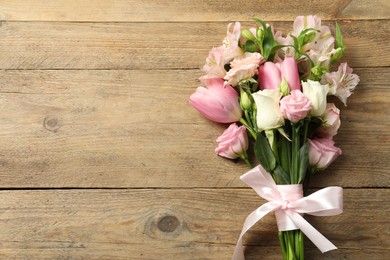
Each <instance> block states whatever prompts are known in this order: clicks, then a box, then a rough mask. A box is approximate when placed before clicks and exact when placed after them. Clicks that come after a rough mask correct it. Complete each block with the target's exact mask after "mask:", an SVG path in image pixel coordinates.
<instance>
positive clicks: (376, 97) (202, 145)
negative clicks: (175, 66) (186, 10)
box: [0, 68, 390, 188]
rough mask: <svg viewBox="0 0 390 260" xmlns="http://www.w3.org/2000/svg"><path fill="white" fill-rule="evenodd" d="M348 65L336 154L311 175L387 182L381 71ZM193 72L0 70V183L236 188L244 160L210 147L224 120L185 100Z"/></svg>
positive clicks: (333, 181) (348, 183)
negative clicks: (351, 79) (355, 81)
mask: <svg viewBox="0 0 390 260" xmlns="http://www.w3.org/2000/svg"><path fill="white" fill-rule="evenodd" d="M355 71H356V73H357V74H359V75H360V77H361V83H360V84H359V85H358V87H357V88H356V91H355V94H354V95H353V96H351V97H350V98H349V100H348V108H344V107H342V105H341V103H340V102H338V103H336V104H337V106H339V107H340V108H341V109H342V114H341V115H342V126H341V128H340V130H339V135H338V136H336V144H337V145H338V146H340V147H341V148H342V150H343V155H342V157H341V158H340V159H339V160H337V162H336V163H335V164H333V165H332V166H331V168H329V169H328V170H327V171H326V172H324V173H321V174H320V175H318V176H317V179H316V180H315V181H314V182H313V184H314V185H317V186H319V187H321V186H329V185H342V186H345V187H389V186H390V182H389V178H388V162H389V161H390V154H389V153H388V151H389V150H390V147H389V143H390V142H389V140H390V132H389V131H388V129H389V126H390V125H389V122H390V115H389V113H388V111H389V102H388V101H389V99H390V89H389V88H388V83H387V79H388V78H389V77H390V69H389V68H364V69H356V70H355ZM200 75H201V71H200V70H152V71H145V70H135V71H128V70H127V71H117V70H107V71H92V70H64V71H63V70H49V71H39V70H38V71H29V70H27V71H21V70H11V71H0V85H1V90H0V108H1V111H2V113H1V114H0V122H1V123H0V142H1V144H2V151H1V153H0V165H1V167H0V177H1V180H2V181H1V182H0V187H3V188H7V187H26V188H29V187H52V188H53V187H57V188H61V187H113V188H115V187H138V188H142V187H244V184H243V183H242V182H241V181H240V180H239V176H240V175H241V174H243V173H244V172H245V171H247V168H246V166H245V165H244V164H242V163H241V162H240V163H235V162H233V161H230V160H227V159H223V158H220V157H218V156H216V155H215V154H214V149H215V147H216V143H215V139H216V138H217V137H218V136H219V135H220V134H221V133H222V131H223V130H224V128H225V127H226V126H225V125H219V124H216V123H213V122H209V121H208V120H206V119H204V118H202V117H201V116H200V115H199V114H198V113H197V112H196V111H195V110H194V109H193V108H192V107H190V106H189V105H188V103H187V99H188V97H189V96H190V94H191V93H192V92H194V91H195V88H196V87H197V86H198V84H199V83H198V82H196V80H195V79H196V78H198V77H199V76H200ZM357 151H358V152H357ZM367 155H369V156H367ZM373 169H375V170H373Z"/></svg>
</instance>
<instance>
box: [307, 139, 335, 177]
mask: <svg viewBox="0 0 390 260" xmlns="http://www.w3.org/2000/svg"><path fill="white" fill-rule="evenodd" d="M339 155H341V150H340V148H337V147H336V146H334V141H333V140H331V139H326V138H315V139H313V140H309V161H310V165H311V166H313V167H315V168H317V169H319V170H323V169H325V168H326V167H328V166H329V165H330V164H331V163H332V162H333V161H334V160H335V159H336V158H337V157H338V156H339Z"/></svg>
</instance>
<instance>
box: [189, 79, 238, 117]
mask: <svg viewBox="0 0 390 260" xmlns="http://www.w3.org/2000/svg"><path fill="white" fill-rule="evenodd" d="M206 85H207V88H204V87H198V88H197V89H196V91H195V93H193V94H192V95H191V96H190V98H189V100H188V101H189V103H190V104H191V105H192V106H193V107H194V108H195V109H196V110H198V111H199V112H200V113H201V114H202V115H203V116H205V117H206V118H208V119H210V120H212V121H215V122H218V123H232V122H236V121H239V120H240V118H241V114H242V110H241V108H240V104H239V103H238V94H237V92H236V91H235V90H234V89H233V88H232V87H231V86H229V85H226V86H224V81H223V79H208V80H206Z"/></svg>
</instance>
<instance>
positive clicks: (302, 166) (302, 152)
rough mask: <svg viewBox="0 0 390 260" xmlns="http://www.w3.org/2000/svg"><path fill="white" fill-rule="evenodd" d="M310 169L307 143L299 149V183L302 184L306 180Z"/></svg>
mask: <svg viewBox="0 0 390 260" xmlns="http://www.w3.org/2000/svg"><path fill="white" fill-rule="evenodd" d="M308 167H309V143H308V142H306V143H305V144H304V145H303V146H302V147H301V148H300V149H299V173H298V183H302V181H303V180H304V179H305V176H306V171H307V168H308Z"/></svg>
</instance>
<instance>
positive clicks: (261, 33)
mask: <svg viewBox="0 0 390 260" xmlns="http://www.w3.org/2000/svg"><path fill="white" fill-rule="evenodd" d="M256 38H257V39H258V40H260V41H262V40H263V38H264V31H263V29H260V28H257V30H256Z"/></svg>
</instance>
